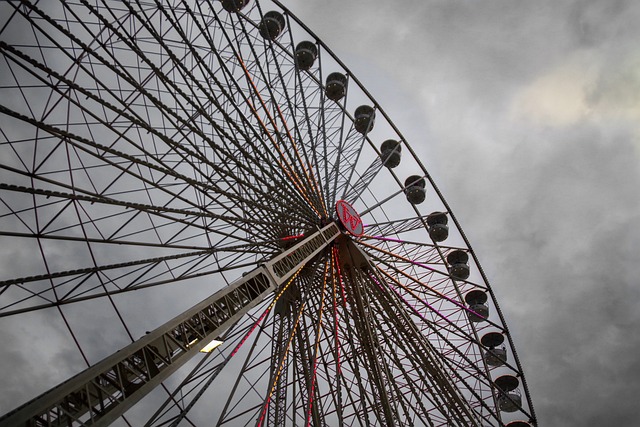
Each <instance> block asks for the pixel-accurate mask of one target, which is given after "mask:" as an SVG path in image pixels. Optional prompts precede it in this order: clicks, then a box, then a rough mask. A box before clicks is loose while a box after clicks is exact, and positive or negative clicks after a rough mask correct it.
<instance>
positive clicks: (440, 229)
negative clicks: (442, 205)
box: [427, 212, 449, 242]
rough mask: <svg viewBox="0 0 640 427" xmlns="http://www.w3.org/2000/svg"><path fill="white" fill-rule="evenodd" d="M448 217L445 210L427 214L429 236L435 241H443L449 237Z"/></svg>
mask: <svg viewBox="0 0 640 427" xmlns="http://www.w3.org/2000/svg"><path fill="white" fill-rule="evenodd" d="M447 222H448V218H447V214H446V213H444V212H432V213H431V214H429V216H427V227H428V228H429V236H430V237H431V238H432V239H433V241H434V242H443V241H445V240H447V237H449V226H447Z"/></svg>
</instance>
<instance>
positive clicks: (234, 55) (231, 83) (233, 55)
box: [205, 32, 300, 191]
mask: <svg viewBox="0 0 640 427" xmlns="http://www.w3.org/2000/svg"><path fill="white" fill-rule="evenodd" d="M205 34H206V32H205ZM234 38H235V37H234ZM229 42H230V43H231V39H229ZM210 43H212V42H210ZM214 54H215V55H216V56H217V57H218V58H219V62H220V64H221V65H220V67H221V69H223V70H224V71H225V73H227V74H228V73H230V71H229V70H228V69H227V67H226V64H225V61H224V59H223V58H222V57H221V53H220V52H219V51H218V50H214ZM238 55H239V54H238V53H237V52H236V51H232V52H231V53H230V58H229V59H230V60H231V61H235V60H236V58H237V57H238ZM218 85H219V86H221V84H220V83H219V82H218ZM228 85H229V86H231V87H233V86H234V85H237V82H235V81H228ZM251 90H253V89H251ZM238 93H239V94H242V92H241V91H238ZM227 96H228V95H227ZM241 96H245V95H241ZM240 101H241V102H240V104H239V105H243V104H244V105H248V106H249V107H250V108H249V114H250V115H253V116H255V117H256V118H258V119H259V116H258V115H256V114H257V112H256V110H255V108H253V107H251V103H250V102H249V101H248V100H246V99H245V98H243V99H241V100H240ZM231 108H232V109H234V108H235V109H237V108H238V107H237V105H235V106H232V107H231ZM244 121H246V119H244ZM259 123H260V125H261V127H262V129H263V131H264V132H267V133H268V131H267V129H266V127H265V126H264V124H263V123H262V122H261V121H260V120H259ZM256 139H257V140H258V141H260V139H261V138H260V137H258V138H256ZM272 141H273V138H272ZM265 147H266V146H265ZM265 152H266V153H267V154H268V155H271V156H272V155H273V154H272V153H271V151H270V150H269V149H268V148H266V149H265ZM271 163H272V162H271ZM271 163H268V164H269V165H270V164H271ZM285 172H286V168H285ZM299 190H300V187H299V186H298V188H297V191H299Z"/></svg>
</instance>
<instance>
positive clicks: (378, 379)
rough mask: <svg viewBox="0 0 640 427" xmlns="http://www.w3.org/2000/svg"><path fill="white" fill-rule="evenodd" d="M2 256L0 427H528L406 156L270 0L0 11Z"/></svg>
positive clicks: (29, 6) (513, 372)
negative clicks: (348, 219)
mask: <svg viewBox="0 0 640 427" xmlns="http://www.w3.org/2000/svg"><path fill="white" fill-rule="evenodd" d="M301 42H306V44H305V43H302V44H301ZM309 46H311V47H309ZM336 75H337V76H338V77H336ZM332 79H334V80H332ZM362 106H365V108H361V107H362ZM363 112H364V113H363ZM383 141H392V144H391V145H390V146H392V147H394V148H393V149H391V150H386V149H385V145H384V144H382V145H381V143H383ZM398 163H399V164H400V166H399V167H396V166H398ZM425 196H426V200H425ZM340 200H342V201H344V202H345V203H347V204H348V205H349V206H351V207H352V208H353V209H354V212H356V211H357V212H358V213H359V216H360V217H361V221H362V224H364V233H363V234H360V233H357V234H358V235H353V234H350V233H349V231H348V230H349V226H348V224H340V222H339V219H338V215H336V211H335V207H336V203H337V202H338V201H340ZM354 212H352V213H350V215H352V214H354ZM362 224H360V225H362ZM0 239H1V240H2V247H0V331H3V332H2V335H1V338H2V339H3V342H4V343H7V345H3V346H2V348H0V388H1V389H3V390H4V391H5V393H4V394H5V395H6V397H5V398H4V399H5V400H0V413H2V412H7V415H5V416H4V417H2V418H0V426H3V427H4V426H14V425H38V426H48V425H104V424H107V423H109V422H112V421H115V422H118V423H121V424H125V425H150V426H151V425H154V426H165V425H179V424H180V425H203V424H204V425H212V424H213V425H218V426H220V425H233V426H238V425H254V426H267V425H269V426H288V425H296V426H297V425H305V426H310V425H313V426H322V425H345V426H376V425H380V426H382V425H398V426H403V425H406V426H423V425H424V426H451V425H458V426H470V425H473V426H476V425H477V426H483V427H484V426H488V425H491V426H504V425H509V424H510V423H511V422H514V421H522V422H523V423H524V424H519V426H522V425H527V424H528V425H535V424H536V418H535V412H534V408H533V405H532V403H531V398H530V396H529V392H528V389H527V383H526V380H525V376H524V373H523V370H522V367H521V366H520V362H519V359H518V355H517V352H516V349H515V346H514V344H513V341H512V336H511V334H510V331H509V329H508V327H507V324H506V322H505V319H504V318H503V315H502V312H501V310H500V307H499V305H498V302H497V299H496V296H495V294H494V291H493V288H492V287H491V285H490V284H489V281H488V279H487V277H486V276H485V274H484V272H483V270H482V268H481V266H480V264H479V263H478V259H477V257H476V254H475V252H474V251H473V249H472V247H471V246H470V244H469V241H468V240H467V238H466V235H465V234H464V232H463V230H462V228H461V227H460V224H459V222H458V220H457V218H456V217H455V215H454V214H453V212H452V210H451V208H450V206H449V205H448V204H447V202H446V201H445V200H444V198H443V196H442V194H441V193H440V191H439V189H438V187H437V186H436V184H435V183H434V181H433V179H432V177H431V175H430V174H429V173H428V171H427V169H426V168H425V166H424V165H423V164H422V162H421V161H420V159H419V156H418V153H417V152H416V150H414V149H413V148H412V147H411V145H409V144H408V143H407V141H406V139H405V138H404V136H403V135H402V134H401V133H400V131H399V130H398V129H397V127H396V126H395V125H394V124H393V122H392V121H391V120H390V118H389V117H388V115H387V114H386V113H385V111H384V110H383V109H382V108H381V106H380V105H378V104H377V102H376V101H375V100H374V99H373V97H372V96H371V95H370V94H369V92H368V91H367V90H366V89H365V88H364V87H363V86H362V85H361V84H360V82H359V81H358V80H357V78H356V77H355V76H353V74H352V73H351V72H350V71H349V70H348V69H347V68H346V66H345V65H344V64H343V63H342V62H341V61H340V60H339V59H338V58H337V57H336V56H335V55H334V54H333V52H332V51H331V50H330V49H329V48H328V47H327V46H325V45H324V43H322V41H321V40H320V39H319V38H318V37H317V36H316V35H315V34H313V33H312V32H311V31H310V30H309V29H308V28H307V27H306V26H305V25H304V24H303V23H302V22H301V21H300V20H298V19H297V18H296V17H295V16H294V15H293V14H292V13H291V12H290V11H289V10H288V9H286V8H285V7H284V6H283V5H282V4H281V3H280V2H279V1H275V0H250V1H247V0H221V1H214V0H188V1H187V0H184V1H183V0H170V1H164V0H163V1H161V0H153V1H141V0H136V1H115V0H114V1H106V0H66V1H60V2H55V1H47V2H44V1H36V0H21V1H17V0H16V1H3V2H0ZM208 295H211V296H209V297H207V296H208ZM189 306H192V308H190V309H186V310H185V308H186V307H189ZM169 318H171V319H173V320H170V321H169V322H166V319H169ZM158 325H161V326H158ZM147 330H151V331H152V332H148V333H147ZM140 336H142V338H139V339H136V337H140ZM213 339H216V340H217V341H220V342H221V343H222V344H221V345H219V346H218V347H217V348H215V349H214V350H212V351H210V352H208V353H206V354H205V353H201V352H200V350H201V349H202V348H203V347H205V346H206V345H207V344H208V343H209V342H210V341H212V340H213ZM35 342H38V343H41V344H40V345H39V346H38V348H39V350H38V351H32V350H31V349H32V347H33V344H34V343H35ZM118 349H120V350H118ZM15 354H20V358H19V360H20V361H19V362H16V357H15ZM60 355H64V356H62V357H61V356H60ZM48 366H57V367H58V369H53V368H51V369H50V368H48ZM16 371H17V372H20V373H21V375H22V378H23V379H21V380H17V379H15V374H14V373H15V372H16ZM58 371H62V372H64V373H65V374H64V375H65V376H67V375H68V376H69V377H71V379H70V380H67V381H65V382H63V383H61V384H60V385H59V386H58V387H54V388H52V389H51V390H49V391H47V389H49V388H50V387H51V385H53V384H55V383H58V382H60V381H61V380H62V378H60V377H57V376H56V375H57V372H58ZM31 374H33V377H32V376H31ZM33 378H45V379H46V380H44V381H38V380H35V379H33ZM36 395H40V397H38V398H35V399H32V396H36ZM143 396H145V397H144V398H143ZM29 399H32V400H29ZM25 400H29V402H28V403H27V404H24V405H22V406H20V404H21V403H22V402H23V401H25ZM134 403H135V405H134ZM15 407H17V408H18V409H15V410H12V408H15ZM513 425H518V424H513Z"/></svg>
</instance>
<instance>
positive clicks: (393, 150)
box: [380, 139, 402, 169]
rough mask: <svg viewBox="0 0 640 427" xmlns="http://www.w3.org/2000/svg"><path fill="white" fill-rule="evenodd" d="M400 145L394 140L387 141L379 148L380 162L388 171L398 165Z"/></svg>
mask: <svg viewBox="0 0 640 427" xmlns="http://www.w3.org/2000/svg"><path fill="white" fill-rule="evenodd" d="M401 151H402V145H401V144H400V141H396V140H395V139H387V140H386V141H385V142H383V143H382V145H381V146H380V160H382V164H383V165H384V166H386V167H387V168H389V169H393V168H395V167H396V166H398V165H399V164H400V155H401Z"/></svg>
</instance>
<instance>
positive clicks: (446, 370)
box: [372, 277, 482, 425]
mask: <svg viewBox="0 0 640 427" xmlns="http://www.w3.org/2000/svg"><path fill="white" fill-rule="evenodd" d="M372 280H373V282H375V283H376V285H377V286H376V288H377V289H376V290H380V291H381V293H380V294H379V296H380V297H382V298H379V299H380V300H384V299H387V298H389V297H393V295H392V294H389V293H385V292H384V288H383V287H382V286H381V285H380V282H379V281H378V280H377V279H374V278H373V277H372ZM385 294H386V296H385ZM412 311H413V310H412ZM400 313H402V311H400ZM425 320H426V319H425ZM409 325H410V324H409V323H407V324H406V325H405V328H402V329H400V330H401V331H402V332H403V333H406V334H407V335H410V336H406V337H404V339H403V341H404V342H410V343H414V342H420V343H422V344H423V345H424V344H425V343H426V341H425V340H424V338H423V337H422V336H421V334H420V332H419V331H418V330H417V329H416V328H415V327H411V326H409ZM407 326H409V327H408V328H407ZM411 335H413V338H412V337H411ZM416 350H417V351H418V352H419V353H418V354H423V355H429V356H428V358H427V359H425V360H424V361H423V362H422V363H425V364H427V366H432V367H433V368H434V370H432V371H428V374H429V375H430V376H431V380H430V382H432V383H433V385H434V386H435V387H438V388H440V392H439V395H440V396H442V397H443V398H444V399H447V400H446V402H445V403H444V405H440V409H441V411H442V412H441V415H445V416H446V411H447V410H448V411H452V410H453V411H454V412H457V415H454V418H457V419H458V423H460V425H468V424H467V423H468V422H474V424H476V423H477V422H476V421H474V420H476V418H477V416H476V415H475V414H474V412H473V411H475V409H474V408H473V407H472V406H471V405H469V402H466V400H464V399H463V398H462V396H461V395H460V394H458V393H459V391H460V388H459V386H457V384H455V383H456V379H455V378H458V380H462V381H464V379H463V378H461V376H460V375H459V374H458V373H457V371H455V370H453V369H451V365H450V362H449V360H448V358H447V357H444V355H443V354H442V353H440V352H439V351H438V350H436V349H435V348H434V347H433V346H431V345H427V347H426V348H425V347H423V348H422V350H420V349H416ZM451 375H452V376H453V378H452V377H451ZM468 388H469V390H470V391H472V392H473V389H472V388H470V387H468ZM480 401H481V402H482V400H481V399H480ZM445 407H446V408H447V410H444V408H445Z"/></svg>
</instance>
